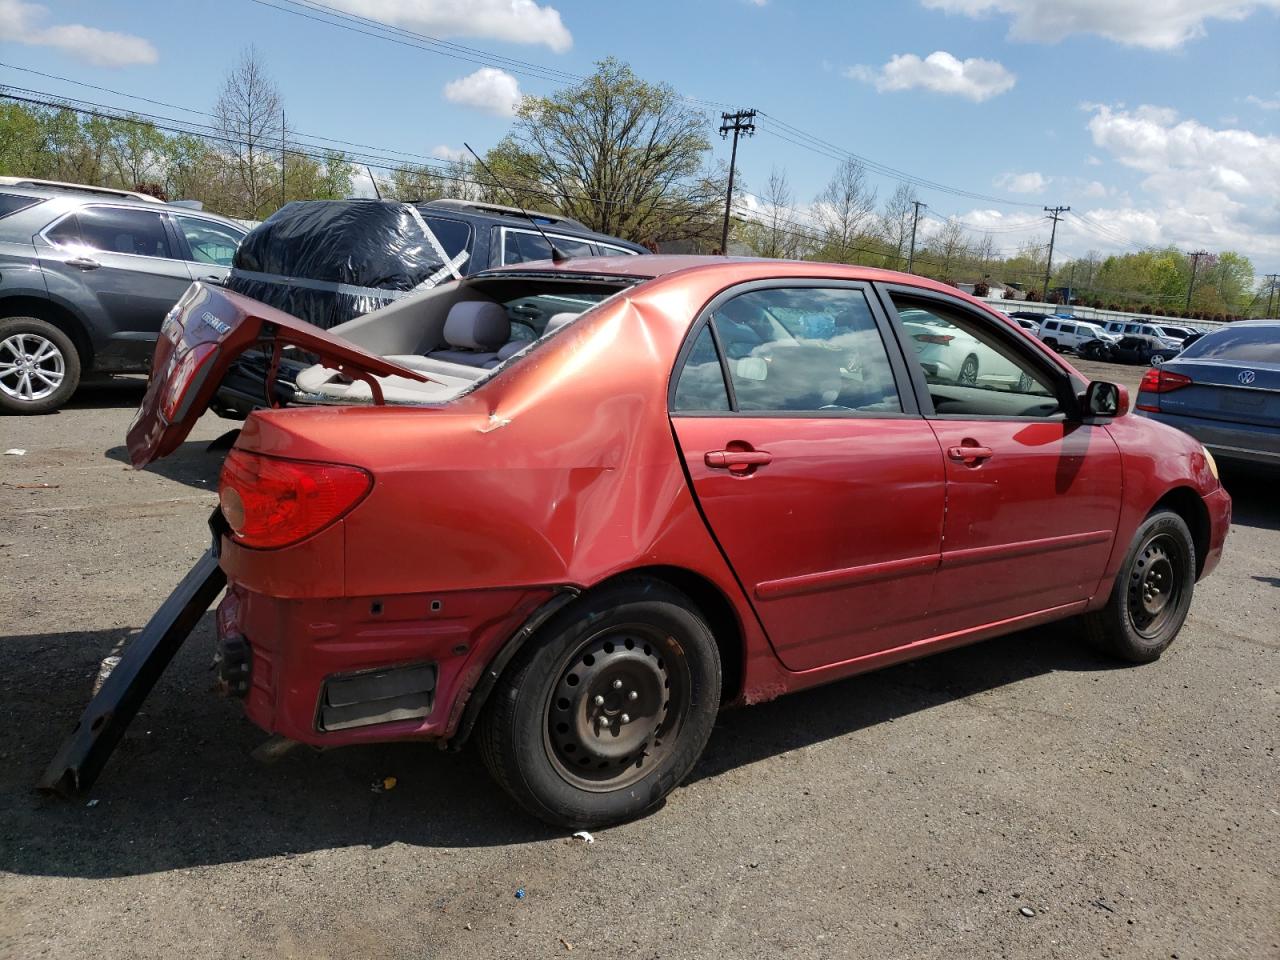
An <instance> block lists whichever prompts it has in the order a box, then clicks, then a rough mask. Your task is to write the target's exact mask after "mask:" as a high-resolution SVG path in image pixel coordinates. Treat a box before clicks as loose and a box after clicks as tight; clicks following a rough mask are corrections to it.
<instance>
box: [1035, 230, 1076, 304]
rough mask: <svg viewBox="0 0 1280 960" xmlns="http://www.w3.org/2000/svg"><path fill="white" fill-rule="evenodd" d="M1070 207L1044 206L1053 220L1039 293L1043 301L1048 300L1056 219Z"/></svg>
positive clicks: (1056, 231) (1056, 236) (1046, 301)
mask: <svg viewBox="0 0 1280 960" xmlns="http://www.w3.org/2000/svg"><path fill="white" fill-rule="evenodd" d="M1070 209H1071V208H1070V207H1045V208H1044V212H1045V213H1047V214H1048V215H1049V219H1050V220H1052V221H1053V228H1052V229H1051V230H1050V231H1049V260H1048V262H1047V263H1045V265H1044V290H1043V291H1041V293H1040V299H1041V300H1043V301H1044V302H1045V303H1048V302H1049V275H1050V274H1052V273H1053V242H1054V241H1055V240H1056V239H1057V238H1058V221H1059V220H1061V219H1062V215H1063V214H1064V213H1066V212H1068V211H1069V210H1070Z"/></svg>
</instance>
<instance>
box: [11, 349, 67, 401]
mask: <svg viewBox="0 0 1280 960" xmlns="http://www.w3.org/2000/svg"><path fill="white" fill-rule="evenodd" d="M66 376H67V361H66V357H64V356H63V355H62V351H61V350H60V349H59V348H58V345H57V344H56V343H54V342H53V341H51V340H47V339H45V338H44V337H42V336H40V335H39V334H36V333H15V334H13V335H12V336H10V337H8V338H6V339H5V340H3V341H0V391H3V392H4V394H5V395H6V396H8V397H12V398H14V399H15V400H21V401H23V402H27V403H30V402H32V401H35V400H43V399H44V398H45V397H48V396H50V395H51V394H53V393H54V391H56V390H57V389H58V388H59V387H61V386H62V382H63V380H65V379H66Z"/></svg>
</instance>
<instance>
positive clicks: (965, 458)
mask: <svg viewBox="0 0 1280 960" xmlns="http://www.w3.org/2000/svg"><path fill="white" fill-rule="evenodd" d="M947 456H949V457H950V458H951V459H952V460H957V461H959V462H960V463H974V462H977V461H978V460H989V459H990V458H991V456H992V450H991V448H990V447H979V446H978V445H977V444H974V445H973V446H969V445H968V444H965V445H964V446H961V447H949V448H948V449H947Z"/></svg>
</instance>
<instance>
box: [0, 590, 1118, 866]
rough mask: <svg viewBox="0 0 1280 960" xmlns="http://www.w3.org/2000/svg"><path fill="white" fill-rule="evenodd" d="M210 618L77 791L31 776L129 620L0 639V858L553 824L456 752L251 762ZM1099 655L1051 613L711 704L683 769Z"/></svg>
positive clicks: (458, 841)
mask: <svg viewBox="0 0 1280 960" xmlns="http://www.w3.org/2000/svg"><path fill="white" fill-rule="evenodd" d="M212 629H213V627H212V615H211V614H209V615H206V616H205V618H204V620H203V621H202V622H201V624H200V625H199V626H198V627H197V629H196V631H195V632H194V634H193V636H192V637H191V638H190V640H189V641H188V642H187V644H186V645H185V646H184V647H183V648H182V649H181V650H179V652H178V655H177V657H176V658H175V661H174V663H173V664H172V665H171V667H170V668H169V670H168V671H167V672H166V674H165V675H164V676H163V677H162V678H161V679H160V682H159V684H158V685H157V687H156V689H155V690H154V691H153V692H152V695H151V697H150V698H149V699H148V700H147V702H146V703H145V704H144V705H143V709H142V712H141V713H140V714H139V715H138V717H137V718H136V719H135V721H134V723H133V724H132V726H131V727H130V728H129V730H128V732H127V733H126V735H125V737H124V739H123V740H122V742H121V744H120V746H119V748H118V749H117V751H116V753H115V755H114V756H113V757H112V758H111V760H110V762H109V763H108V764H107V767H106V769H105V770H104V771H103V774H102V776H101V778H100V779H99V781H98V783H97V784H96V785H95V786H94V788H93V789H92V791H91V792H90V794H89V797H91V798H92V799H91V800H89V799H81V800H78V801H66V800H62V799H59V798H48V797H42V796H40V795H38V794H37V793H35V791H34V789H33V786H32V785H33V784H34V783H35V781H36V779H37V778H38V777H39V775H40V774H41V773H42V772H43V769H44V766H45V765H46V764H47V763H48V761H49V759H50V758H51V757H52V756H53V754H54V752H55V751H56V749H57V747H58V746H59V744H60V742H61V740H62V738H63V736H64V735H65V734H66V733H67V732H68V731H69V730H70V728H71V727H72V725H73V724H74V723H75V720H76V718H77V717H78V716H79V714H80V711H81V710H82V709H83V706H84V704H85V702H86V701H87V699H88V697H89V694H90V687H91V683H92V678H93V677H94V675H95V674H96V672H97V668H98V664H99V662H100V660H101V658H102V657H104V656H107V655H109V654H110V653H112V652H113V650H116V649H118V647H119V645H120V644H121V642H122V641H123V640H124V639H125V637H126V635H127V634H128V633H129V631H121V630H113V631H101V632H83V633H62V634H38V635H28V636H12V637H5V638H3V639H2V640H0V642H3V644H4V646H3V649H4V650H5V651H6V652H7V654H8V657H7V658H6V662H7V664H8V666H7V667H6V670H5V671H3V673H0V722H2V723H3V725H4V729H5V731H6V738H5V740H4V741H3V743H0V759H2V760H3V761H4V762H3V763H0V869H3V870H8V871H11V872H16V873H22V874H29V875H42V876H76V877H89V878H92V877H113V876H127V875H137V874H144V873H150V872H156V871H163V870H172V869H180V868H189V867H195V866H201V865H208V864H217V863H228V862H239V861H242V860H256V859H259V858H262V857H268V856H277V855H285V856H288V855H291V854H298V853H304V852H308V851H312V850H321V849H332V848H338V847H348V846H368V847H370V848H377V847H380V846H384V845H387V844H391V843H406V844H411V845H415V846H421V847H467V846H491V845H499V844H520V843H531V842H536V841H541V840H547V839H553V838H555V837H558V836H564V835H565V833H566V831H561V830H556V829H553V828H550V827H546V826H544V825H542V824H539V823H538V822H537V821H535V820H533V819H532V818H530V817H529V816H527V815H525V814H524V813H523V812H521V811H520V810H519V809H517V808H516V807H515V805H514V804H513V803H512V802H511V801H510V800H508V799H507V797H506V796H505V794H503V793H502V792H501V791H500V790H499V789H498V788H497V787H496V786H495V785H494V784H493V783H492V782H491V781H490V780H489V778H488V777H487V775H486V774H485V772H484V769H483V767H482V765H481V764H480V762H479V759H478V757H477V756H476V751H475V750H474V749H467V750H465V751H464V752H463V753H461V754H449V753H443V752H441V751H439V750H438V749H436V748H435V747H434V746H431V745H429V744H412V743H407V744H388V745H381V746H367V747H352V748H345V749H339V750H330V751H323V752H319V751H313V750H311V749H309V748H305V747H304V748H298V749H297V750H295V751H293V752H292V753H289V754H288V755H286V756H285V757H284V758H282V759H280V760H278V761H277V762H275V763H274V764H270V765H265V764H262V763H260V762H258V761H255V760H253V759H252V758H251V757H250V753H251V751H253V749H254V748H255V747H257V746H259V745H260V744H261V743H262V742H263V741H264V740H265V735H264V734H263V733H262V732H261V731H259V730H258V729H257V728H256V727H253V726H252V725H251V724H250V723H249V722H248V721H247V720H245V719H244V718H243V716H242V715H241V713H240V707H239V704H238V703H235V702H230V701H226V700H221V699H219V698H217V697H216V696H214V695H213V694H212V692H211V687H212V674H211V672H210V670H209V660H210V651H211V650H212ZM1111 666H1113V664H1110V663H1108V662H1106V661H1102V660H1100V659H1098V658H1096V657H1095V656H1094V655H1093V654H1091V653H1090V652H1089V651H1088V650H1087V648H1085V647H1084V646H1083V643H1082V642H1081V641H1080V639H1079V637H1078V636H1076V632H1075V631H1074V630H1073V629H1072V628H1071V626H1070V625H1056V626H1050V627H1045V628H1039V629H1037V630H1033V631H1027V632H1024V633H1020V634H1015V635H1013V636H1010V637H1005V638H1001V639H998V640H994V641H989V642H987V643H983V644H978V645H975V646H973V647H969V648H965V649H961V650H955V651H950V652H947V653H944V654H941V655H939V656H936V657H933V658H930V659H927V660H923V661H918V662H916V663H914V664H904V665H901V666H897V667H892V668H890V669H887V670H883V671H879V672H877V673H874V674H867V675H864V676H861V677H856V678H853V679H849V680H845V681H842V682H839V683H836V684H833V685H831V686H828V687H823V688H819V689H817V690H813V691H808V692H803V693H798V694H795V695H792V696H790V697H786V698H783V699H781V700H778V701H774V702H772V703H769V704H764V705H761V706H757V707H752V708H749V709H741V710H731V711H726V712H724V713H723V714H722V715H721V716H720V718H719V720H718V722H717V725H716V729H715V732H714V733H713V735H712V738H711V742H710V744H709V746H708V748H707V751H706V754H705V755H704V758H703V760H702V761H701V762H700V764H699V765H698V767H697V768H696V769H695V770H694V772H693V774H692V779H694V780H699V779H704V778H708V777H715V776H718V775H720V774H722V773H724V772H726V771H729V770H733V769H735V768H738V767H742V766H745V765H749V764H752V763H756V762H759V761H762V760H766V759H768V758H769V757H772V756H775V755H778V754H781V753H785V752H787V751H790V750H795V749H798V748H800V747H804V746H808V745H811V744H815V743H819V742H822V741H825V740H829V739H832V738H835V737H840V736H844V735H847V734H850V733H853V732H856V731H858V730H860V729H863V728H865V727H869V726H874V725H876V724H880V723H885V722H888V721H892V720H893V719H895V718H897V717H902V716H906V715H908V714H912V713H915V712H918V711H922V710H928V709H930V708H932V707H935V706H938V705H940V704H944V703H948V702H950V701H953V700H958V699H963V698H965V697H970V696H973V695H974V694H976V693H979V692H981V691H983V690H987V689H990V688H992V687H998V686H1003V685H1007V684H1011V683H1017V682H1019V681H1021V680H1024V679H1027V678H1029V677H1033V676H1037V675H1039V674H1043V673H1046V672H1050V671H1054V670H1086V671H1087V670H1104V669H1108V668H1110V667H1111ZM850 749H851V750H852V749H856V746H855V745H851V746H850ZM386 777H395V778H396V782H395V785H394V789H391V790H386V789H385V786H383V781H384V778H386ZM90 804H92V805H90Z"/></svg>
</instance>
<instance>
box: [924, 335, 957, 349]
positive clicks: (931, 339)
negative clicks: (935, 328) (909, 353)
mask: <svg viewBox="0 0 1280 960" xmlns="http://www.w3.org/2000/svg"><path fill="white" fill-rule="evenodd" d="M915 339H916V340H918V341H919V342H920V343H936V344H938V345H939V346H942V347H945V346H946V345H947V344H948V343H950V342H951V341H952V340H954V339H955V337H950V336H947V334H945V333H917V334H916V335H915Z"/></svg>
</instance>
